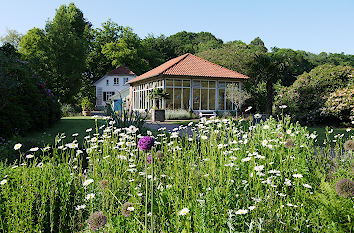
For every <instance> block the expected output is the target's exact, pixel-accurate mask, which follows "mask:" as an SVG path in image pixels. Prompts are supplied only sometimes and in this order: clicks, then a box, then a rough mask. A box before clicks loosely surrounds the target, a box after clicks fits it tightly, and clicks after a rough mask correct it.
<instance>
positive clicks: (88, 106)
mask: <svg viewBox="0 0 354 233" xmlns="http://www.w3.org/2000/svg"><path fill="white" fill-rule="evenodd" d="M81 108H82V111H92V110H94V109H95V105H94V104H93V103H92V101H91V100H90V99H89V98H88V97H84V98H82V100H81Z"/></svg>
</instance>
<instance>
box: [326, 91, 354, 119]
mask: <svg viewBox="0 0 354 233" xmlns="http://www.w3.org/2000/svg"><path fill="white" fill-rule="evenodd" d="M322 114H323V115H324V116H329V117H330V116H332V117H335V118H336V119H339V120H340V121H342V122H345V123H349V122H350V121H352V120H354V85H351V86H348V87H345V88H341V89H338V90H336V91H335V92H332V93H331V94H330V95H329V97H328V99H327V100H326V102H325V104H324V107H323V108H322Z"/></svg>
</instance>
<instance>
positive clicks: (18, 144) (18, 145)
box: [14, 143, 22, 150]
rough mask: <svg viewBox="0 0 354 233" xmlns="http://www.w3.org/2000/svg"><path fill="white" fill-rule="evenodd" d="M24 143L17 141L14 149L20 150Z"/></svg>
mask: <svg viewBox="0 0 354 233" xmlns="http://www.w3.org/2000/svg"><path fill="white" fill-rule="evenodd" d="M21 146H22V144H21V143H17V144H16V145H15V146H14V149H15V150H19V149H20V148H21Z"/></svg>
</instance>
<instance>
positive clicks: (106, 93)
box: [103, 91, 114, 101]
mask: <svg viewBox="0 0 354 233" xmlns="http://www.w3.org/2000/svg"><path fill="white" fill-rule="evenodd" d="M113 95H114V91H104V92H103V101H108V100H109V98H110V97H111V96H113Z"/></svg>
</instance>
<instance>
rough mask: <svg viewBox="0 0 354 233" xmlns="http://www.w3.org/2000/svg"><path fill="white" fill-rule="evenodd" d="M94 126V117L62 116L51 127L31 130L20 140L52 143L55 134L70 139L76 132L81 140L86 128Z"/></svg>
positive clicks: (100, 122)
mask: <svg viewBox="0 0 354 233" xmlns="http://www.w3.org/2000/svg"><path fill="white" fill-rule="evenodd" d="M97 121H98V124H102V123H104V122H105V121H104V120H102V119H98V120H97ZM88 128H93V129H94V128H95V119H92V117H90V116H75V117H63V118H61V119H60V120H59V121H58V122H57V123H56V124H54V125H53V126H52V127H51V128H48V129H46V130H42V131H37V132H31V133H28V134H27V135H25V136H24V137H23V138H22V141H29V142H34V143H36V144H39V145H47V144H53V143H54V139H55V137H56V135H58V134H61V133H65V135H66V137H67V139H66V140H65V141H68V140H69V141H70V140H71V139H72V137H71V136H72V134H75V133H78V134H79V136H78V137H77V139H78V141H83V139H84V136H85V135H86V129H88Z"/></svg>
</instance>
